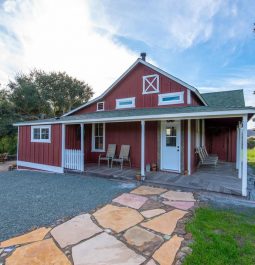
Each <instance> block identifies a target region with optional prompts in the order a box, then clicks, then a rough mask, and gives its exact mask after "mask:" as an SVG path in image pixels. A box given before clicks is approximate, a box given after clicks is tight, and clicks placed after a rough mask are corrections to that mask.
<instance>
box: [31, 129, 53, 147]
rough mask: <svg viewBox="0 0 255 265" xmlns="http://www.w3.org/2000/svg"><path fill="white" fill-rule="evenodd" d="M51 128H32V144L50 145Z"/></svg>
mask: <svg viewBox="0 0 255 265" xmlns="http://www.w3.org/2000/svg"><path fill="white" fill-rule="evenodd" d="M50 137H51V126H50V125H46V126H32V127H31V142H38V143H50Z"/></svg>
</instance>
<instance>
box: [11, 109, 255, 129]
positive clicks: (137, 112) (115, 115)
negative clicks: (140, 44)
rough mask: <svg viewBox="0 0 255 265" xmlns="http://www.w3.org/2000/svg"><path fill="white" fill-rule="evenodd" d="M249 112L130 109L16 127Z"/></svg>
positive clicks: (49, 120)
mask: <svg viewBox="0 0 255 265" xmlns="http://www.w3.org/2000/svg"><path fill="white" fill-rule="evenodd" d="M244 110H247V111H248V112H249V113H255V108H248V107H247V108H245V107H243V108H228V107H208V106H193V107H182V108H180V107H174V108H144V109H128V110H118V111H116V110H115V111H99V112H93V113H88V114H81V115H72V116H65V117H61V118H58V119H55V118H53V119H44V120H34V121H29V122H23V123H17V124H16V125H22V124H25V123H29V124H38V123H44V124H47V123H63V122H67V123H70V122H73V123H75V122H77V123H79V121H83V122H86V121H88V122H89V121H96V120H99V121H100V120H107V119H109V120H113V119H115V120H116V119H117V120H119V121H121V120H122V119H127V118H130V119H132V117H136V118H137V119H139V117H140V118H143V119H144V118H146V117H149V116H157V115H166V116H167V115H169V117H170V118H171V115H176V114H177V115H179V116H180V117H185V115H188V114H191V113H197V114H198V116H199V113H202V112H203V113H209V114H213V112H226V111H233V112H234V113H240V112H241V111H244Z"/></svg>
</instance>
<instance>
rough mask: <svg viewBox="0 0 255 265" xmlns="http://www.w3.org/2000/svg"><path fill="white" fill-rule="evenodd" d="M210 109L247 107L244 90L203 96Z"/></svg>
mask: <svg viewBox="0 0 255 265" xmlns="http://www.w3.org/2000/svg"><path fill="white" fill-rule="evenodd" d="M201 95H202V97H203V98H204V99H205V101H206V102H207V104H208V106H209V107H228V108H243V107H245V102H244V95H243V90H231V91H221V92H212V93H204V94H201Z"/></svg>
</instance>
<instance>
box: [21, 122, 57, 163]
mask: <svg viewBox="0 0 255 265" xmlns="http://www.w3.org/2000/svg"><path fill="white" fill-rule="evenodd" d="M18 158H19V160H20V161H26V162H31V163H38V164H44V165H50V166H61V125H60V124H55V125H51V143H32V142H31V126H20V127H19V153H18Z"/></svg>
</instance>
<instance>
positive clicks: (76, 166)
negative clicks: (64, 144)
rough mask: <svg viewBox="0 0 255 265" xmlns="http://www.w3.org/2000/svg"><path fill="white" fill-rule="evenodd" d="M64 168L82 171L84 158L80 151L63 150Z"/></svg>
mask: <svg viewBox="0 0 255 265" xmlns="http://www.w3.org/2000/svg"><path fill="white" fill-rule="evenodd" d="M64 167H65V168H68V169H73V170H78V171H83V169H84V156H83V154H82V152H81V150H76V149H65V163H64Z"/></svg>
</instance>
